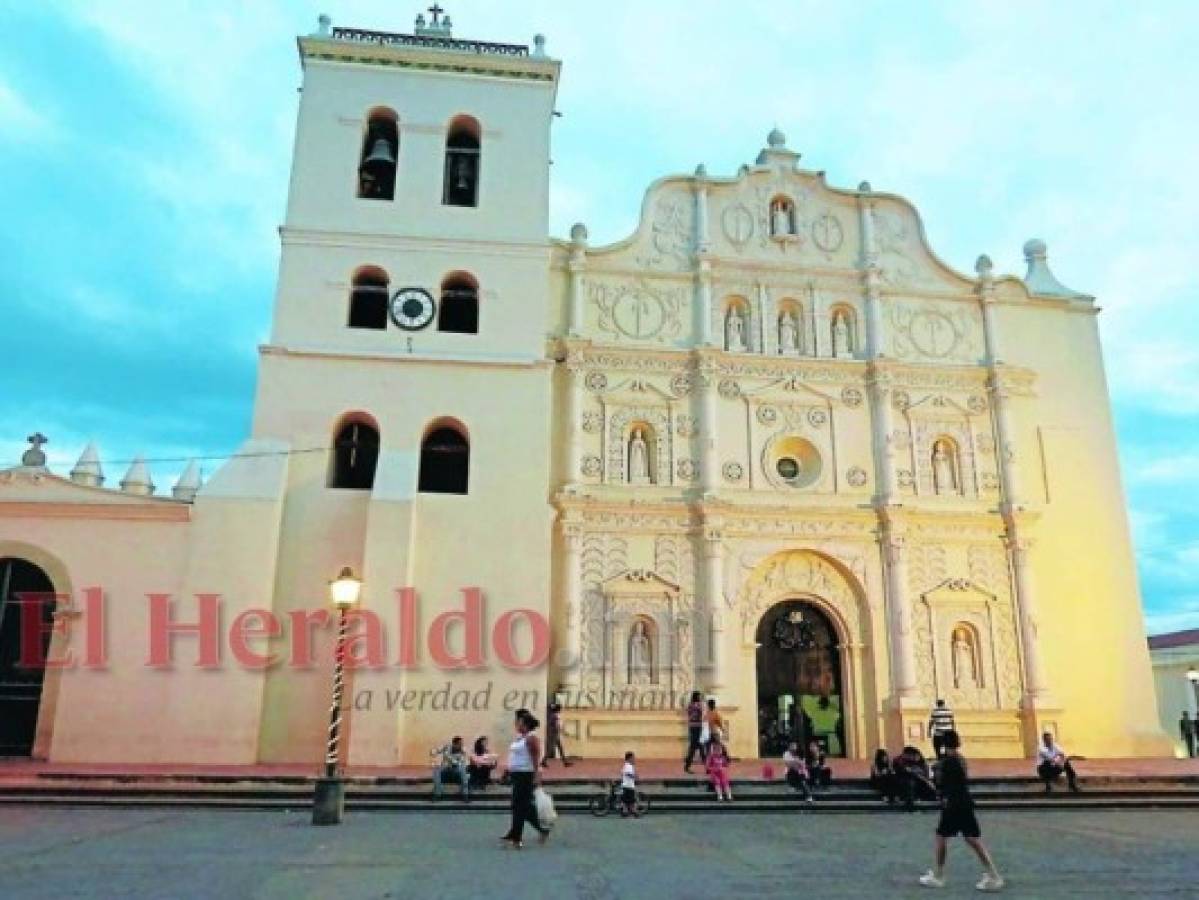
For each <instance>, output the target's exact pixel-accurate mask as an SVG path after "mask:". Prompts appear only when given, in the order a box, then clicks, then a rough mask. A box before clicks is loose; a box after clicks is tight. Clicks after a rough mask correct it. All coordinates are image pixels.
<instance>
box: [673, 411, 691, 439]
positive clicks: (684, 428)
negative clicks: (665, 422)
mask: <svg viewBox="0 0 1199 900" xmlns="http://www.w3.org/2000/svg"><path fill="white" fill-rule="evenodd" d="M674 430H675V433H676V434H677V435H678V436H679V437H692V436H693V435H694V434H695V433H696V427H695V417H694V416H691V415H688V414H687V413H680V414H679V415H678V416H676V417H675V421H674Z"/></svg>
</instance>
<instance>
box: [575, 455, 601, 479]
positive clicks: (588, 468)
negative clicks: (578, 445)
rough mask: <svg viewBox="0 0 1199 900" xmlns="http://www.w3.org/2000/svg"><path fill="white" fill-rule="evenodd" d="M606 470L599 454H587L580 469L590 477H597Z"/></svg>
mask: <svg viewBox="0 0 1199 900" xmlns="http://www.w3.org/2000/svg"><path fill="white" fill-rule="evenodd" d="M603 470H604V464H603V462H602V461H601V460H600V458H599V457H598V456H595V455H594V454H591V453H589V454H587V455H586V456H584V457H583V461H582V463H581V464H580V466H579V471H580V472H582V473H583V474H584V475H586V476H587V477H588V478H596V477H598V476H599V474H600V473H601V472H602V471H603Z"/></svg>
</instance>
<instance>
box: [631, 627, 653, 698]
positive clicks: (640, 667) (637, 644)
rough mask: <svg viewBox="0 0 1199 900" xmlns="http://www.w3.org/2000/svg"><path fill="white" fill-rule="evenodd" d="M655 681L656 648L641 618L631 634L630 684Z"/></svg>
mask: <svg viewBox="0 0 1199 900" xmlns="http://www.w3.org/2000/svg"><path fill="white" fill-rule="evenodd" d="M653 683H654V649H653V645H652V643H651V641H650V636H649V632H648V631H646V628H645V622H643V621H641V620H640V619H638V620H637V622H636V624H634V625H633V632H632V634H630V635H629V684H653Z"/></svg>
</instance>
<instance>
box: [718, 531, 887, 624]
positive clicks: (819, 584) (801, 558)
mask: <svg viewBox="0 0 1199 900" xmlns="http://www.w3.org/2000/svg"><path fill="white" fill-rule="evenodd" d="M796 595H807V596H810V597H814V598H816V599H817V602H818V603H819V604H820V605H822V606H824V607H825V609H826V610H828V611H829V612H831V613H832V618H833V620H834V623H835V624H837V625H838V626H839V629H840V630H841V631H842V632H843V634H844V637H845V639H847V640H849V641H861V640H863V639H864V636H865V635H864V631H863V612H862V610H863V607H864V602H863V598H864V596H865V594H864V591H863V590H862V588H861V585H860V584H851V582H850V581H849V580H847V576H846V575H844V574H843V573H842V572H841V570H839V569H837V568H836V567H835V566H834V565H833V564H832V563H831V562H829V561H828V560H827V559H825V558H824V557H823V556H819V555H817V554H815V553H809V552H805V551H789V552H783V553H777V554H775V555H773V556H770V557H767V558H766V559H764V560H762V561H760V562H758V563H756V565H754V567H753V569H752V571H751V572H750V574H749V576H748V577H747V578H746V579H745V582H744V586H743V587H742V589H741V591H740V595H739V597H738V600H737V607H738V609H739V612H740V616H741V625H742V636H743V639H744V640H746V641H751V640H753V635H754V632H755V630H756V628H757V624H758V621H759V620H760V619H761V618H762V615H763V614H764V613H765V612H766V610H768V609H769V608H770V607H771V606H773V605H774V604H775V603H778V602H779V601H781V600H785V599H789V598H791V597H795V596H796Z"/></svg>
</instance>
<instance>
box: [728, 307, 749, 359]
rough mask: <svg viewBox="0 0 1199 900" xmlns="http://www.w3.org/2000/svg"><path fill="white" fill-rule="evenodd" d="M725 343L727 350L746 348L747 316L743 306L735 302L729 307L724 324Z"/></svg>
mask: <svg viewBox="0 0 1199 900" xmlns="http://www.w3.org/2000/svg"><path fill="white" fill-rule="evenodd" d="M724 343H725V349H726V350H745V349H746V347H745V316H743V315H742V314H741V308H740V307H739V306H737V305H736V304H734V305H733V306H730V307H729V315H728V318H727V319H726V320H725V324H724Z"/></svg>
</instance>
